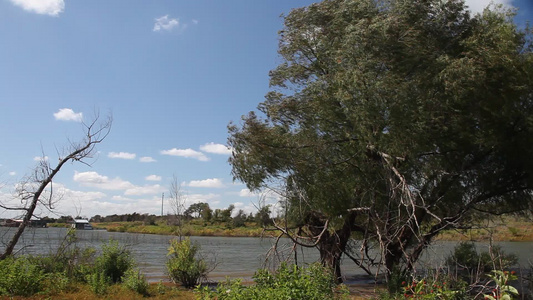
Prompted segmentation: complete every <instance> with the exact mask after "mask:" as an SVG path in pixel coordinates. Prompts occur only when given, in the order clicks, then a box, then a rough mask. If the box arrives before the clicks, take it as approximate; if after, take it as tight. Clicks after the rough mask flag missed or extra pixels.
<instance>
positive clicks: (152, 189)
mask: <svg viewBox="0 0 533 300" xmlns="http://www.w3.org/2000/svg"><path fill="white" fill-rule="evenodd" d="M164 190H165V189H164V188H163V187H162V186H160V185H159V184H154V185H145V186H133V187H131V188H129V189H127V190H126V191H124V195H127V196H140V195H151V194H159V193H161V192H163V191H164Z"/></svg>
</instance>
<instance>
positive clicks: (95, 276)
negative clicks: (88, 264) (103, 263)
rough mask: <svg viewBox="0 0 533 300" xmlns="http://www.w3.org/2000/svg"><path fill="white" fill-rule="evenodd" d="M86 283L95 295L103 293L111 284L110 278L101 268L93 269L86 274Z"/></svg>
mask: <svg viewBox="0 0 533 300" xmlns="http://www.w3.org/2000/svg"><path fill="white" fill-rule="evenodd" d="M86 280H87V284H89V287H90V289H91V291H92V292H93V293H95V294H96V295H104V294H105V293H106V292H107V289H108V288H109V286H110V285H111V282H110V278H109V276H107V275H106V274H105V273H104V272H103V271H101V270H95V271H93V272H92V273H89V274H87V276H86Z"/></svg>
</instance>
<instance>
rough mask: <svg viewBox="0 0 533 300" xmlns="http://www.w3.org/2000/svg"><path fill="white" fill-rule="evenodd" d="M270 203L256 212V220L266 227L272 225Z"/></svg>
mask: <svg viewBox="0 0 533 300" xmlns="http://www.w3.org/2000/svg"><path fill="white" fill-rule="evenodd" d="M270 213H271V211H270V205H265V206H263V207H261V208H260V209H259V210H258V211H257V213H256V214H255V217H254V218H255V222H256V223H257V224H258V225H259V226H261V227H266V226H269V225H272V223H273V222H272V218H270Z"/></svg>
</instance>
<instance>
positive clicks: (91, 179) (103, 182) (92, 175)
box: [73, 171, 135, 190]
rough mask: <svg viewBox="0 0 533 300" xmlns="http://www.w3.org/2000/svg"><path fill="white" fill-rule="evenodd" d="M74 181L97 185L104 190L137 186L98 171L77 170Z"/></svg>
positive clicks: (92, 185)
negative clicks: (110, 177)
mask: <svg viewBox="0 0 533 300" xmlns="http://www.w3.org/2000/svg"><path fill="white" fill-rule="evenodd" d="M73 179H74V181H75V182H78V183H80V184H81V185H83V186H90V187H96V188H100V189H104V190H127V189H132V188H134V187H135V186H134V185H133V184H132V183H131V182H129V181H126V180H122V179H120V178H119V177H116V178H114V179H109V177H107V176H104V175H100V174H98V173H96V172H77V171H76V172H75V173H74V178H73Z"/></svg>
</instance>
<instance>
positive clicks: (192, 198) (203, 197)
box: [185, 193, 220, 207]
mask: <svg viewBox="0 0 533 300" xmlns="http://www.w3.org/2000/svg"><path fill="white" fill-rule="evenodd" d="M219 198H220V195H218V194H213V193H209V194H192V195H187V198H186V199H185V206H186V207H189V206H190V205H191V204H193V203H198V202H205V203H209V204H218V203H220V200H217V199H219Z"/></svg>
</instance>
